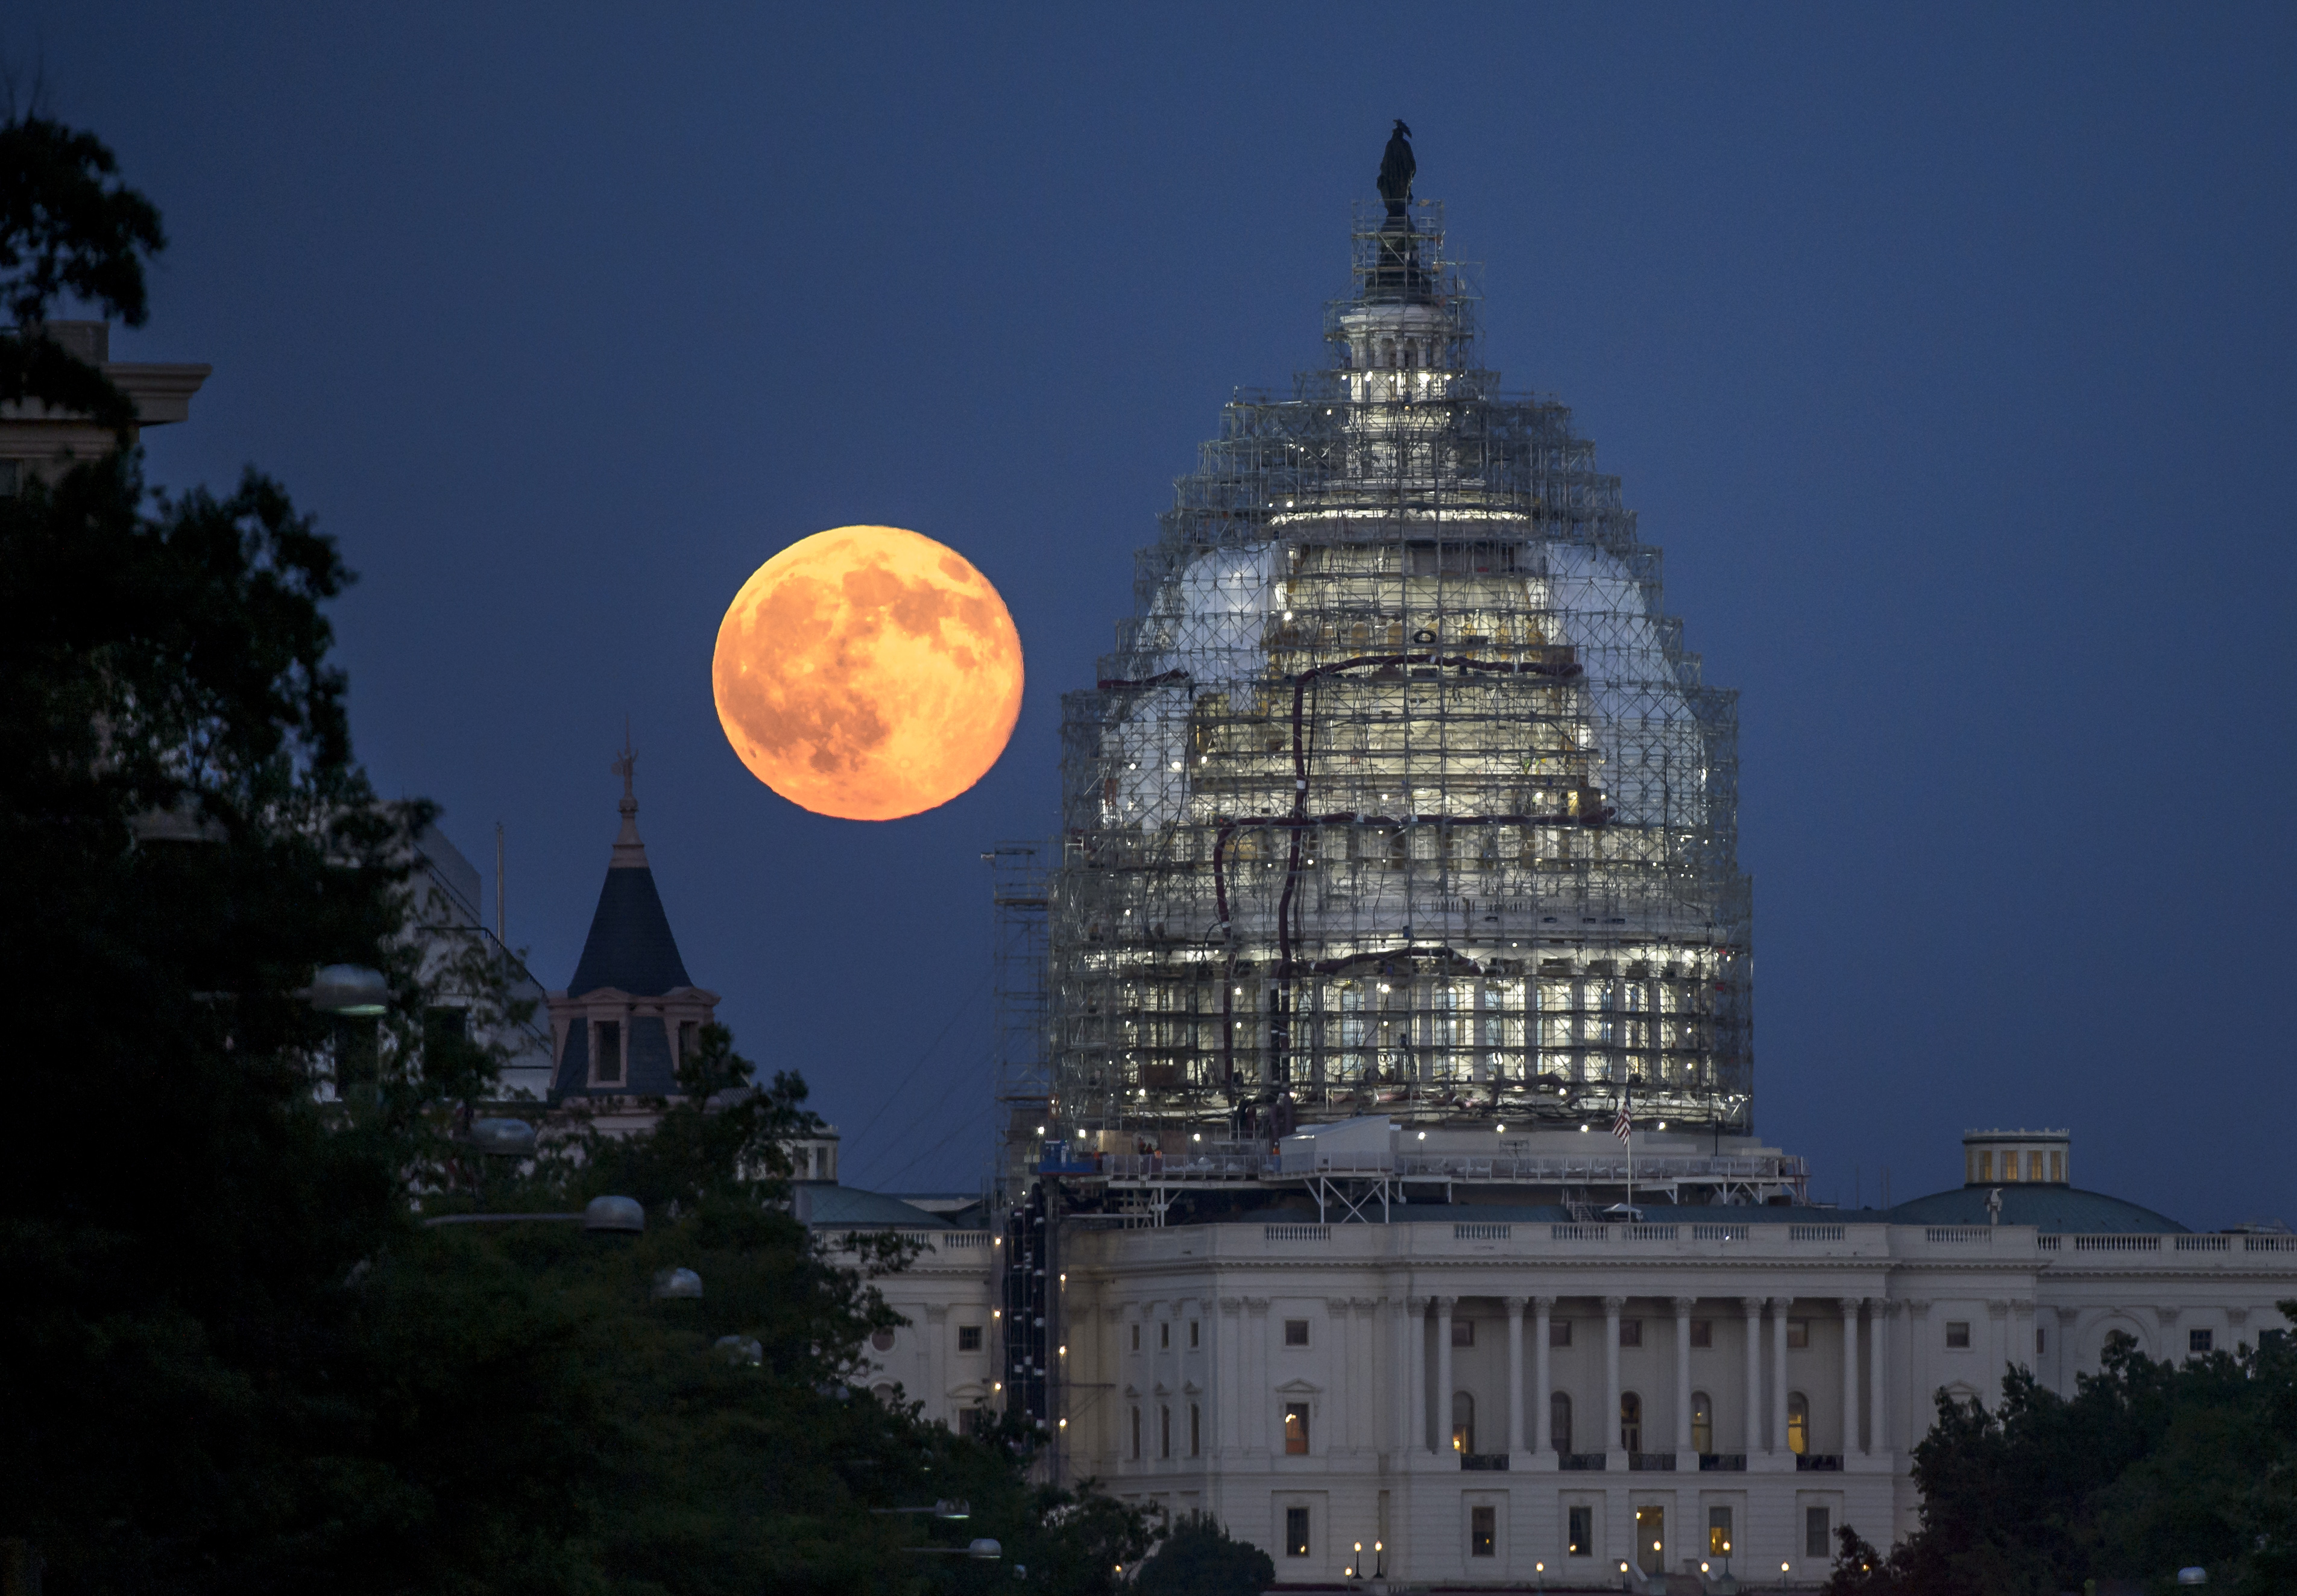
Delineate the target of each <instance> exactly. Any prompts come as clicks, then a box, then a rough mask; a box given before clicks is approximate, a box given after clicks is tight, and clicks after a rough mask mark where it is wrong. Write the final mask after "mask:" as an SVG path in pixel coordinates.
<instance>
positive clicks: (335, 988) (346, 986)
mask: <svg viewBox="0 0 2297 1596" xmlns="http://www.w3.org/2000/svg"><path fill="white" fill-rule="evenodd" d="M300 995H301V998H302V999H303V1000H304V1001H305V1002H307V1003H309V1005H310V1006H311V1007H312V1008H316V1009H317V1010H318V1011H319V1012H320V1013H321V1014H338V1015H342V1016H346V1017H348V1018H351V1019H362V1020H371V1019H374V1018H375V1017H376V1016H380V1015H384V1014H388V1013H390V1012H391V983H389V982H388V981H385V980H384V979H383V972H382V971H381V970H373V969H369V968H368V967H366V966H365V965H363V964H328V965H321V966H320V967H319V969H318V973H317V974H316V975H313V976H312V977H311V984H310V985H309V986H307V987H305V988H304V989H303V990H302V991H301V994H300Z"/></svg>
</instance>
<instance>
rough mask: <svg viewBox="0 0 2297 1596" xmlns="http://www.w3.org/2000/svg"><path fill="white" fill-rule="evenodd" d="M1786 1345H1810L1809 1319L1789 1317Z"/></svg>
mask: <svg viewBox="0 0 2297 1596" xmlns="http://www.w3.org/2000/svg"><path fill="white" fill-rule="evenodd" d="M1787 1345H1789V1346H1791V1347H1794V1346H1808V1345H1810V1320H1807V1319H1790V1320H1787Z"/></svg>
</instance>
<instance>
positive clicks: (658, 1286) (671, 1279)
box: [654, 1269, 702, 1303]
mask: <svg viewBox="0 0 2297 1596" xmlns="http://www.w3.org/2000/svg"><path fill="white" fill-rule="evenodd" d="M654 1299H655V1301H656V1302H658V1303H663V1302H700V1301H701V1300H702V1277H701V1276H700V1275H698V1274H696V1273H695V1272H694V1271H692V1270H690V1269H665V1270H663V1271H662V1272H661V1273H660V1274H658V1275H656V1276H655V1278H654Z"/></svg>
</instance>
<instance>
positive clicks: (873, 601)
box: [710, 526, 1021, 820]
mask: <svg viewBox="0 0 2297 1596" xmlns="http://www.w3.org/2000/svg"><path fill="white" fill-rule="evenodd" d="M710 683H711V687H712V691H713V693H714V694H715V695H716V697H717V700H718V724H719V725H720V726H721V727H723V728H725V730H726V740H727V741H728V742H729V743H731V744H732V745H734V752H735V753H737V754H739V755H740V756H741V760H742V762H743V763H744V764H745V765H747V766H748V767H749V769H750V774H752V775H753V776H755V777H757V778H758V779H759V780H760V781H762V782H764V783H765V784H766V785H767V786H770V787H771V788H773V790H774V791H775V792H777V793H779V794H781V795H782V796H783V797H785V798H786V799H788V800H789V801H790V802H792V803H794V804H796V805H798V806H799V807H800V808H802V809H809V810H812V811H813V812H814V813H816V814H818V815H835V816H837V817H838V818H839V819H846V820H898V819H901V818H902V816H904V815H914V814H918V813H921V812H922V811H924V810H929V809H932V808H934V807H935V806H937V805H939V804H943V803H947V802H949V801H950V800H951V799H952V798H954V797H956V796H957V795H958V794H960V793H962V792H964V791H965V790H966V789H967V787H970V786H972V785H973V784H974V783H975V782H976V781H979V780H980V779H981V778H982V777H984V776H985V775H987V774H988V773H989V768H990V767H991V766H992V765H993V764H995V763H996V762H997V756H998V755H999V754H1000V753H1004V752H1005V742H1006V739H1007V738H1008V737H1009V736H1012V735H1013V722H1014V720H1015V719H1016V718H1017V717H1018V716H1019V714H1020V713H1021V636H1020V634H1019V633H1018V632H1017V631H1015V630H1014V629H1013V617H1012V616H1011V615H1010V614H1009V613H1006V609H1005V601H1004V600H1003V599H1002V598H1000V597H999V596H998V594H997V589H996V588H992V587H991V586H990V585H989V579H988V578H987V577H985V576H983V575H982V574H981V572H978V571H976V570H975V569H974V568H973V566H972V565H971V564H969V563H968V562H967V560H966V559H965V557H964V556H963V555H959V553H958V552H957V551H956V550H954V549H951V548H948V547H943V545H941V544H939V543H936V542H934V540H933V539H930V538H926V537H920V536H919V535H918V533H916V532H910V531H902V529H901V528H900V527H893V526H841V527H837V528H835V529H833V530H832V531H827V532H816V533H815V534H814V535H813V536H812V537H811V538H807V539H802V540H800V541H799V542H796V543H793V544H791V545H790V546H789V547H787V548H786V549H784V550H782V551H781V553H779V554H778V555H775V556H774V557H773V558H772V559H770V560H768V561H767V562H766V563H765V564H762V565H761V566H759V567H758V569H757V571H756V572H755V573H754V574H753V576H752V577H751V578H750V580H748V581H746V582H744V583H743V584H742V590H741V591H740V592H739V593H737V594H736V595H735V596H734V602H733V603H732V604H730V605H727V606H726V619H725V620H724V621H721V622H720V624H719V627H718V653H717V656H716V658H715V659H714V660H713V661H712V664H711V668H710Z"/></svg>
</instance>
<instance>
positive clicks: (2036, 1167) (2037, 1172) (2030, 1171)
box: [2026, 1153, 2042, 1181]
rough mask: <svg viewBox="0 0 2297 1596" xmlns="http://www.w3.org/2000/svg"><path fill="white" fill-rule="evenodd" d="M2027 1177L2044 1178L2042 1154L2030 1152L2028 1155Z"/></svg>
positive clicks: (2029, 1178) (2034, 1179) (2035, 1179)
mask: <svg viewBox="0 0 2297 1596" xmlns="http://www.w3.org/2000/svg"><path fill="white" fill-rule="evenodd" d="M2026 1178H2027V1179H2028V1180H2029V1181H2038V1180H2040V1179H2041V1178H2042V1155H2041V1154H2039V1153H2029V1154H2027V1155H2026Z"/></svg>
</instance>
